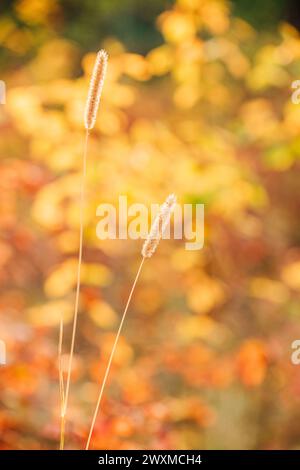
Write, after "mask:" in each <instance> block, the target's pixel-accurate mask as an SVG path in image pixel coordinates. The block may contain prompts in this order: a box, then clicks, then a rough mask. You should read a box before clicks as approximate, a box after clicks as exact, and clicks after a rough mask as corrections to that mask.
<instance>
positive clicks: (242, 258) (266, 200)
mask: <svg viewBox="0 0 300 470" xmlns="http://www.w3.org/2000/svg"><path fill="white" fill-rule="evenodd" d="M15 3H16V6H15V11H14V14H15V15H16V17H17V18H19V20H20V23H19V25H18V24H17V23H13V22H12V21H11V20H10V19H9V18H8V17H5V16H3V17H2V18H1V33H0V43H1V47H2V49H1V54H4V55H5V54H7V51H13V52H14V53H16V54H17V56H18V57H19V59H18V61H19V63H14V62H10V65H8V66H7V67H6V68H4V69H3V73H2V77H1V78H2V79H4V80H5V81H6V84H7V104H6V105H5V106H1V115H0V126H1V140H0V155H1V168H0V172H1V177H0V186H1V212H0V225H1V234H2V237H1V242H0V282H1V286H0V306H1V309H0V331H1V334H0V337H1V339H2V340H4V341H5V342H6V346H7V361H8V363H7V365H6V366H5V367H3V366H1V368H0V376H1V395H0V430H1V434H0V445H1V448H2V449H12V448H17V449H32V448H39V449H46V448H50V449H55V448H57V446H58V440H59V392H58V371H57V342H58V326H59V320H60V316H61V315H62V314H63V315H64V320H65V323H66V338H65V352H67V351H68V347H69V341H70V333H71V328H70V327H71V323H70V321H71V318H72V314H73V303H74V286H75V282H76V264H77V249H78V225H79V211H78V201H79V183H80V171H81V162H82V148H83V137H84V130H83V109H84V105H85V98H86V94H87V88H88V81H89V76H90V73H91V70H92V67H93V63H94V58H95V54H94V53H82V50H81V48H80V46H79V44H78V43H76V42H75V41H71V40H69V39H67V38H65V37H64V36H63V31H62V32H61V34H60V35H57V34H53V36H52V37H51V34H47V37H46V39H44V38H43V35H42V31H43V28H44V30H46V28H50V30H51V27H52V25H53V24H60V21H62V20H61V15H62V13H61V11H60V2H58V1H50V0H47V1H43V2H39V1H36V0H20V1H18V2H15ZM22 22H27V23H28V24H30V25H32V30H31V32H29V30H26V29H24V28H23V27H22V26H21V23H22ZM22 24H23V23H22ZM36 24H38V25H39V29H38V35H37V36H35V34H34V31H35V26H36ZM156 24H157V28H158V30H159V31H160V33H161V37H162V40H161V44H160V45H158V47H155V48H153V49H152V50H151V51H150V52H148V53H147V54H145V55H139V54H136V53H132V52H130V51H129V50H126V49H125V47H124V45H123V44H122V43H121V42H120V41H118V40H116V39H115V38H114V37H112V36H110V35H109V34H107V37H106V39H104V40H103V41H102V42H101V43H100V42H99V47H105V48H106V49H107V50H108V52H109V56H110V59H109V67H108V74H107V79H106V82H105V86H104V92H103V99H102V102H101V109H100V114H99V117H98V120H97V124H96V128H95V131H94V132H93V133H92V134H91V140H90V148H89V159H88V192H87V198H88V204H87V207H86V211H85V216H86V221H85V223H86V230H85V248H84V265H83V272H82V283H83V286H82V295H81V307H80V318H79V325H78V334H77V341H76V350H75V358H74V359H75V360H74V371H73V375H72V387H71V397H70V406H69V422H68V428H67V435H66V444H67V448H82V447H83V444H84V442H85V439H86V435H87V430H88V427H89V424H90V421H91V416H92V412H93V409H94V406H95V401H96V397H97V392H98V384H99V382H100V379H101V377H102V375H103V372H104V368H105V365H106V361H107V357H108V354H109V352H110V348H111V346H112V342H113V340H114V334H115V331H116V328H117V326H118V320H119V317H120V313H121V311H122V308H123V307H124V302H125V300H126V298H127V295H128V290H129V288H130V286H131V283H132V280H133V277H134V275H135V273H136V269H137V265H138V262H139V259H140V258H139V256H140V248H141V241H138V240H136V241H134V240H105V241H100V240H98V239H97V237H96V225H97V217H96V208H97V206H98V205H99V204H100V203H101V202H111V203H114V204H116V203H117V201H118V196H119V195H120V194H124V195H127V196H128V199H129V203H133V202H141V203H144V204H146V205H150V204H151V203H154V202H156V203H160V202H162V201H163V200H164V199H165V197H166V195H167V194H169V193H170V192H175V193H176V194H177V195H178V198H179V202H180V203H182V204H183V203H187V202H189V203H191V202H192V203H196V202H199V203H204V204H205V247H204V249H203V250H201V251H186V250H185V249H184V243H183V241H179V240H176V241H164V242H162V243H161V245H160V247H159V250H158V252H157V253H156V254H155V256H154V257H153V258H152V259H151V260H149V261H148V262H147V263H146V264H145V267H144V270H143V274H142V276H141V279H140V281H139V284H138V286H137V290H136V293H135V296H134V299H133V302H132V305H131V309H130V312H129V315H128V319H127V322H126V325H125V328H124V330H123V334H122V337H121V340H120V343H119V346H118V349H117V352H116V356H115V361H114V364H113V370H112V373H111V376H110V380H109V386H108V388H107V390H106V394H105V398H104V401H103V408H102V410H101V413H100V415H99V419H98V421H97V425H96V428H95V434H94V438H93V447H94V448H100V449H101V448H106V449H136V448H152V449H176V448H178V449H188V448H221V449H230V448H299V447H300V427H299V425H298V422H299V419H300V369H299V368H297V367H296V366H294V365H292V364H291V361H290V355H291V343H292V341H293V340H294V339H297V338H299V337H300V325H299V318H300V296H299V293H300V247H299V242H300V221H299V219H298V215H299V209H300V186H299V173H298V171H299V161H298V160H299V157H300V106H297V105H294V104H292V102H291V99H290V98H291V83H292V81H293V80H295V79H300V35H299V32H298V31H297V30H296V29H294V28H293V27H292V26H290V25H289V24H286V23H282V24H279V25H278V28H277V32H276V34H275V33H273V34H272V35H271V34H270V33H267V32H266V33H264V32H257V31H255V30H254V29H253V28H252V27H251V26H250V25H249V24H248V23H246V22H245V21H244V20H242V19H240V18H237V17H235V16H233V15H232V13H231V11H230V5H229V3H227V2H226V1H223V0H177V2H176V3H175V4H174V5H171V6H170V7H169V9H167V10H165V11H164V12H162V13H161V14H159V15H158V17H157V20H156ZM30 51H32V53H31V54H30ZM2 63H3V61H2ZM80 64H81V66H82V69H81V68H80ZM65 359H67V358H65Z"/></svg>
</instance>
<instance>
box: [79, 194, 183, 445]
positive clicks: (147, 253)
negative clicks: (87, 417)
mask: <svg viewBox="0 0 300 470" xmlns="http://www.w3.org/2000/svg"><path fill="white" fill-rule="evenodd" d="M175 204H176V197H175V195H174V194H170V196H168V197H167V199H166V201H165V202H164V203H163V204H162V205H161V207H160V210H159V212H158V214H157V216H156V218H155V220H154V222H153V224H152V227H151V230H150V232H149V235H148V237H147V239H146V241H145V243H144V245H143V248H142V260H141V263H140V265H139V268H138V271H137V274H136V276H135V279H134V281H133V285H132V287H131V290H130V294H129V296H128V299H127V303H126V307H125V310H124V312H123V315H122V318H121V322H120V325H119V328H118V331H117V334H116V338H115V341H114V344H113V347H112V350H111V353H110V356H109V360H108V364H107V367H106V370H105V374H104V378H103V380H102V384H101V387H100V392H99V395H98V400H97V404H96V408H95V411H94V415H93V419H92V423H91V427H90V431H89V435H88V438H87V443H86V447H85V450H88V449H89V447H90V443H91V438H92V435H93V431H94V426H95V423H96V419H97V416H98V413H99V409H100V404H101V400H102V397H103V393H104V389H105V385H106V381H107V378H108V375H109V371H110V368H111V364H112V361H113V358H114V354H115V351H116V348H117V344H118V341H119V337H120V334H121V331H122V327H123V324H124V321H125V318H126V314H127V311H128V308H129V304H130V301H131V298H132V295H133V292H134V290H135V286H136V284H137V281H138V278H139V276H140V273H141V271H142V267H143V264H144V262H145V259H146V258H150V257H151V256H152V255H153V253H154V252H155V250H156V248H157V246H158V244H159V241H160V239H161V237H162V235H163V233H164V230H165V229H166V227H167V225H168V223H169V221H170V218H171V214H172V211H173V210H174V207H175Z"/></svg>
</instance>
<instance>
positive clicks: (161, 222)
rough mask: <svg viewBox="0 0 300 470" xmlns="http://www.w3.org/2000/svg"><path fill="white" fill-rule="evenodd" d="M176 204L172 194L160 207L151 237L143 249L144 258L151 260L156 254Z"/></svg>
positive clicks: (150, 233)
mask: <svg viewBox="0 0 300 470" xmlns="http://www.w3.org/2000/svg"><path fill="white" fill-rule="evenodd" d="M175 204H176V196H175V195H174V194H170V195H169V196H168V197H167V199H166V200H165V202H164V203H163V204H162V205H161V206H160V209H159V212H158V214H157V216H156V217H155V220H154V222H153V224H152V227H151V230H150V232H149V235H148V237H147V238H146V240H145V242H144V245H143V248H142V256H143V257H144V258H151V256H152V255H153V253H154V252H155V250H156V248H157V246H158V244H159V241H160V239H161V237H162V236H163V233H164V231H165V229H166V227H167V225H168V223H169V221H170V218H171V214H172V212H173V210H174V207H175Z"/></svg>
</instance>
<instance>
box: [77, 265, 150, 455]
mask: <svg viewBox="0 0 300 470" xmlns="http://www.w3.org/2000/svg"><path fill="white" fill-rule="evenodd" d="M144 261H145V258H144V257H143V258H142V261H141V263H140V266H139V269H138V272H137V274H136V276H135V280H134V282H133V284H132V288H131V291H130V294H129V297H128V300H127V303H126V307H125V310H124V312H123V315H122V318H121V322H120V325H119V329H118V332H117V334H116V338H115V341H114V344H113V347H112V350H111V353H110V357H109V360H108V364H107V367H106V371H105V374H104V378H103V381H102V385H101V388H100V392H99V396H98V400H97V404H96V408H95V412H94V416H93V420H92V424H91V427H90V431H89V435H88V439H87V443H86V447H85V450H88V449H89V447H90V443H91V438H92V434H93V431H94V427H95V423H96V419H97V416H98V412H99V408H100V404H101V400H102V396H103V392H104V389H105V385H106V381H107V378H108V374H109V371H110V368H111V364H112V361H113V357H114V354H115V350H116V347H117V344H118V341H119V337H120V334H121V331H122V327H123V324H124V321H125V318H126V314H127V310H128V307H129V304H130V301H131V298H132V295H133V292H134V290H135V286H136V284H137V281H138V278H139V276H140V273H141V270H142V267H143V264H144Z"/></svg>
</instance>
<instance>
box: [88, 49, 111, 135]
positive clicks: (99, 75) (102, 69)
mask: <svg viewBox="0 0 300 470" xmlns="http://www.w3.org/2000/svg"><path fill="white" fill-rule="evenodd" d="M107 60H108V55H107V52H106V51H104V50H103V49H101V50H100V51H99V52H98V53H97V57H96V61H95V65H94V69H93V73H92V77H91V81H90V87H89V92H88V97H87V100H86V105H85V113H84V125H85V128H86V129H87V130H90V129H93V127H94V125H95V122H96V117H97V111H98V107H99V103H100V98H101V92H102V88H103V83H104V79H105V74H106V68H107Z"/></svg>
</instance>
